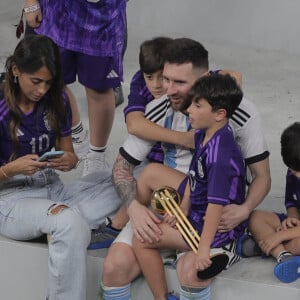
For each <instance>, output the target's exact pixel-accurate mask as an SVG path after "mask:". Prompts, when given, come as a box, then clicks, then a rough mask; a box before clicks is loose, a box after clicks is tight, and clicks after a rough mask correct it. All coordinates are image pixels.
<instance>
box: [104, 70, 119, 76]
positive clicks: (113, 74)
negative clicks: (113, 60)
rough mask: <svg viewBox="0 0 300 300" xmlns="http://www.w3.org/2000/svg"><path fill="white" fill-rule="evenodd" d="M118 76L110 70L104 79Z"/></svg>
mask: <svg viewBox="0 0 300 300" xmlns="http://www.w3.org/2000/svg"><path fill="white" fill-rule="evenodd" d="M118 77H119V75H118V73H117V72H116V71H115V70H111V71H110V73H109V74H108V75H107V76H106V78H118Z"/></svg>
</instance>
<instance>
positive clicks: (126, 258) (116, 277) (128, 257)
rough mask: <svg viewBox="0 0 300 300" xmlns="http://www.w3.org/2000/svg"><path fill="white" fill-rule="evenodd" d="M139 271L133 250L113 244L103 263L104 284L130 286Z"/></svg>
mask: <svg viewBox="0 0 300 300" xmlns="http://www.w3.org/2000/svg"><path fill="white" fill-rule="evenodd" d="M120 254H121V255H120ZM137 269H138V263H137V260H136V258H135V255H134V253H133V250H132V248H131V247H130V246H128V245H126V244H122V243H115V244H112V245H111V247H110V248H109V250H108V253H107V256H106V258H105V260H104V263H103V278H102V281H103V284H104V285H106V286H122V285H125V284H128V283H130V282H131V281H132V280H133V279H134V278H135V277H136V276H137V274H136V273H137Z"/></svg>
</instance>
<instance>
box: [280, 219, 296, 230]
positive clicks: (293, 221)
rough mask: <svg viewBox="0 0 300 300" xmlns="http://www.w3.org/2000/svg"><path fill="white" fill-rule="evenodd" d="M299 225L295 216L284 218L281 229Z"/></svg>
mask: <svg viewBox="0 0 300 300" xmlns="http://www.w3.org/2000/svg"><path fill="white" fill-rule="evenodd" d="M297 226H300V220H299V219H297V218H286V219H285V220H283V221H282V223H281V228H282V230H287V229H289V228H293V227H297Z"/></svg>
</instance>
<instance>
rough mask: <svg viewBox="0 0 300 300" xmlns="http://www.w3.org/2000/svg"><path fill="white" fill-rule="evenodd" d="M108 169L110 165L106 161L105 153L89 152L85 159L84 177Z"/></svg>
mask: <svg viewBox="0 0 300 300" xmlns="http://www.w3.org/2000/svg"><path fill="white" fill-rule="evenodd" d="M108 168H109V164H108V162H107V161H106V158H105V152H100V153H99V152H94V151H89V152H88V154H87V156H86V157H85V158H84V165H83V172H82V177H83V176H86V175H89V174H92V173H95V172H99V171H101V170H103V169H108Z"/></svg>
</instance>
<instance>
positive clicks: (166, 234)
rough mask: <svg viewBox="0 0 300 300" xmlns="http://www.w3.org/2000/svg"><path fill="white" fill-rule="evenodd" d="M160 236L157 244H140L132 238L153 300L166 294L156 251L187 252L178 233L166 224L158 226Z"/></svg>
mask: <svg viewBox="0 0 300 300" xmlns="http://www.w3.org/2000/svg"><path fill="white" fill-rule="evenodd" d="M160 229H161V231H162V235H161V236H160V240H159V241H158V242H153V243H141V242H140V241H139V240H138V239H137V238H135V237H133V249H134V252H135V255H136V257H137V260H138V263H139V265H140V267H141V269H142V272H143V275H144V276H145V278H146V280H147V283H148V285H149V287H150V289H151V291H152V294H153V296H154V299H155V300H163V299H165V298H166V295H167V294H168V287H167V282H166V278H165V269H164V266H163V262H162V259H161V256H160V253H159V251H158V249H179V250H189V247H188V246H187V244H186V243H185V241H184V240H183V238H182V236H181V234H180V233H179V231H178V230H177V229H175V228H173V227H171V226H170V225H169V224H167V223H162V224H160Z"/></svg>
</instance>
